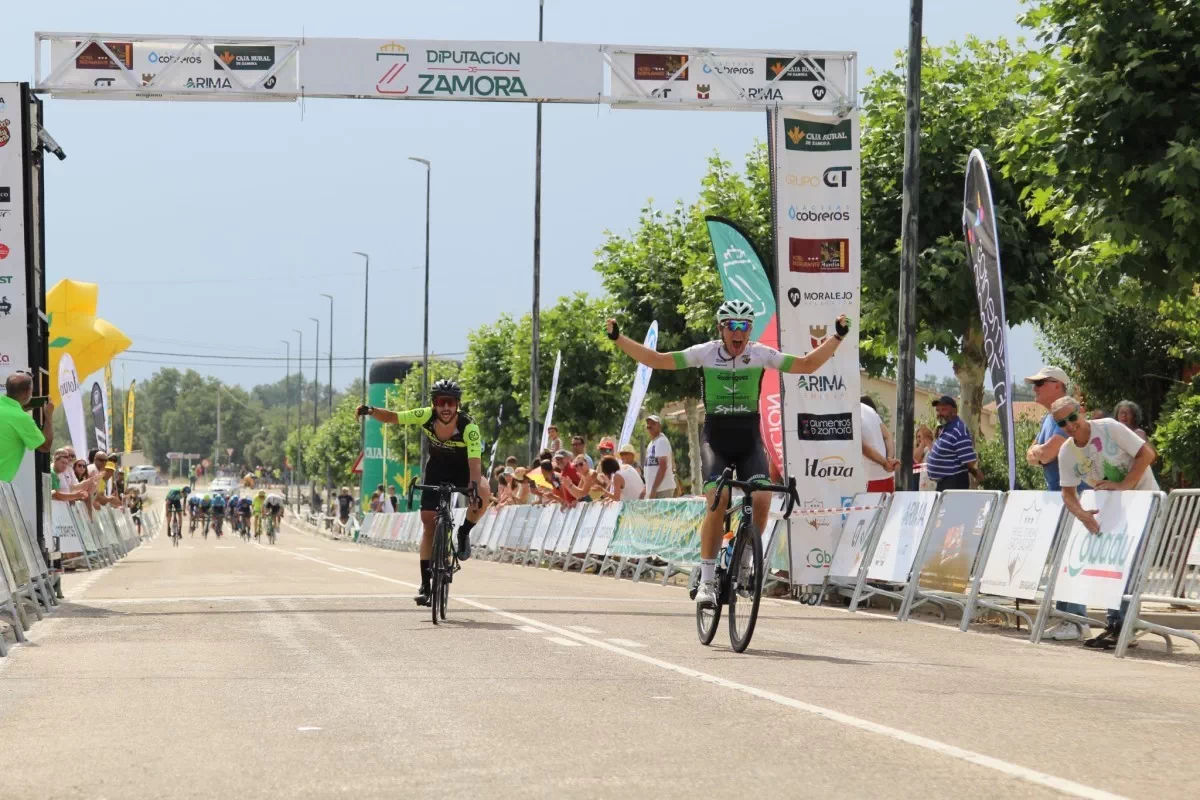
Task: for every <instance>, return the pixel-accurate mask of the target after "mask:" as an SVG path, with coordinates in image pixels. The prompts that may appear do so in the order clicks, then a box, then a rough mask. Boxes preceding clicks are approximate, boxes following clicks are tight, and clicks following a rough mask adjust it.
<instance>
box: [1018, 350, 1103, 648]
mask: <svg viewBox="0 0 1200 800" xmlns="http://www.w3.org/2000/svg"><path fill="white" fill-rule="evenodd" d="M1025 382H1026V383H1028V384H1031V385H1032V386H1033V399H1034V400H1035V401H1036V402H1037V404H1038V405H1040V406H1041V407H1042V408H1044V409H1046V416H1044V417H1043V418H1042V426H1041V427H1040V428H1038V434H1037V438H1035V439H1034V441H1033V444H1031V445H1029V449H1028V450H1026V451H1025V461H1026V462H1028V463H1029V464H1030V465H1031V466H1040V467H1041V468H1042V474H1043V475H1045V477H1046V488H1047V489H1049V490H1050V491H1052V492H1058V491H1062V486H1061V484H1060V483H1059V480H1058V451H1059V450H1061V449H1062V446H1063V444H1065V443H1066V441H1067V434H1066V432H1065V431H1064V430H1063V429H1062V428H1060V427H1058V425H1057V424H1056V423H1055V422H1054V415H1053V414H1051V413H1050V407H1051V406H1053V405H1054V403H1055V401H1057V400H1058V399H1059V398H1060V397H1066V396H1067V388H1068V386H1067V385H1068V383H1069V382H1070V381H1069V380H1068V379H1067V373H1065V372H1063V371H1062V370H1061V369H1059V368H1058V367H1051V366H1045V367H1042V368H1041V369H1040V370H1038V371H1037V372H1036V373H1035V374H1033V375H1030V376H1029V377H1028V378H1026V379H1025ZM1086 488H1087V485H1086V484H1081V487H1080V490H1081V491H1082V490H1083V489H1086ZM1054 607H1055V609H1057V610H1059V611H1065V612H1067V613H1068V614H1074V615H1076V616H1079V617H1086V616H1087V606H1085V605H1084V604H1083V603H1066V602H1063V601H1062V600H1059V601H1057V602H1055V604H1054ZM1090 635H1091V628H1090V627H1088V626H1085V625H1084V624H1082V623H1077V622H1071V621H1069V620H1065V619H1064V620H1061V621H1060V622H1059V623H1058V624H1057V625H1055V626H1054V627H1052V628H1050V629H1048V630H1046V631H1045V632H1044V633H1043V634H1042V637H1043V638H1047V639H1054V640H1056V641H1059V642H1066V641H1072V640H1075V639H1086V638H1088V636H1090Z"/></svg>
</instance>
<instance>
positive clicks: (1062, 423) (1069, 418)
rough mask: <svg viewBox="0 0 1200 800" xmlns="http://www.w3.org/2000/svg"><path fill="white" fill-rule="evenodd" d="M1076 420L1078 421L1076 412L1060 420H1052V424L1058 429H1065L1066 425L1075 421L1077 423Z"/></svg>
mask: <svg viewBox="0 0 1200 800" xmlns="http://www.w3.org/2000/svg"><path fill="white" fill-rule="evenodd" d="M1078 419H1079V412H1078V411H1072V412H1071V413H1070V414H1068V415H1067V416H1065V417H1063V418H1062V419H1056V420H1054V424H1055V425H1057V426H1058V427H1060V428H1065V427H1067V424H1068V423H1071V422H1076V421H1078Z"/></svg>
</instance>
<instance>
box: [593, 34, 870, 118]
mask: <svg viewBox="0 0 1200 800" xmlns="http://www.w3.org/2000/svg"><path fill="white" fill-rule="evenodd" d="M851 63H852V61H851V59H848V58H847V57H846V56H845V55H842V54H838V55H833V54H828V55H817V54H813V55H811V56H809V55H801V56H798V55H797V54H796V53H792V54H790V55H784V54H780V55H763V54H761V53H759V54H750V53H747V54H744V55H742V54H732V53H731V54H720V55H714V54H712V53H710V52H708V51H705V50H700V49H696V50H686V49H680V48H659V49H656V48H653V47H647V48H644V49H643V48H640V47H639V48H637V49H631V50H618V51H617V52H614V53H613V54H612V74H611V83H612V86H611V88H610V95H611V96H612V97H613V99H614V105H616V104H618V103H619V100H620V99H621V98H642V97H645V96H647V95H650V96H652V97H654V98H657V99H658V100H660V101H662V103H663V104H664V105H669V104H671V103H683V102H685V101H691V102H695V101H697V100H699V101H704V100H710V101H713V102H744V103H746V104H747V105H754V104H764V103H791V104H799V103H803V104H805V105H807V106H810V107H811V106H818V107H819V106H825V107H828V108H829V110H830V111H833V110H834V109H835V108H836V107H837V105H838V103H839V102H841V97H842V95H841V93H840V90H842V89H844V88H845V87H846V85H847V83H846V79H847V70H848V69H853V67H852V66H851Z"/></svg>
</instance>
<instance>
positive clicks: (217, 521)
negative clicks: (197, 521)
mask: <svg viewBox="0 0 1200 800" xmlns="http://www.w3.org/2000/svg"><path fill="white" fill-rule="evenodd" d="M224 522H225V515H224V514H213V530H214V531H215V532H216V534H217V538H218V539H220V538H221V525H222V524H224Z"/></svg>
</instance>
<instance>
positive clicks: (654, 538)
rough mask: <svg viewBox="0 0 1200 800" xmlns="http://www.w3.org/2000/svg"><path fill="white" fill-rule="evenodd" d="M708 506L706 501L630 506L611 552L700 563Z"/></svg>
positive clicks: (665, 501)
mask: <svg viewBox="0 0 1200 800" xmlns="http://www.w3.org/2000/svg"><path fill="white" fill-rule="evenodd" d="M704 505H705V503H704V500H703V499H701V500H646V501H643V502H637V503H626V504H625V505H624V508H623V509H622V511H621V518H620V520H618V522H617V529H616V532H615V533H614V534H613V538H612V543H611V545H610V546H609V549H610V550H612V551H613V552H615V553H620V554H621V555H625V556H657V557H659V558H661V559H663V560H664V561H676V562H684V563H697V562H699V561H700V536H699V530H700V520H701V519H703V517H704Z"/></svg>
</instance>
